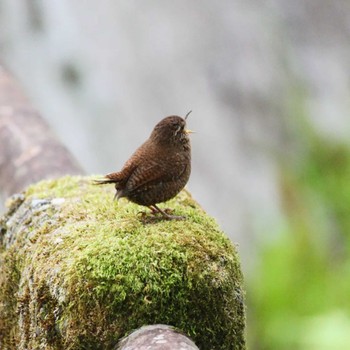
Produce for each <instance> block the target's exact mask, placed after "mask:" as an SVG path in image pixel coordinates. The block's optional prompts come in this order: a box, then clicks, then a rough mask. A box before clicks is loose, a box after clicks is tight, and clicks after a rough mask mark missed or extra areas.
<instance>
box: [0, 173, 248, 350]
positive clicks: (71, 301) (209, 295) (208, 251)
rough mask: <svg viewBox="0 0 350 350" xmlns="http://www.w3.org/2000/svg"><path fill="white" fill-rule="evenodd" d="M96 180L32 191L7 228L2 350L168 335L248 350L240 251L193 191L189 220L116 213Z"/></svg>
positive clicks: (97, 345)
mask: <svg viewBox="0 0 350 350" xmlns="http://www.w3.org/2000/svg"><path fill="white" fill-rule="evenodd" d="M113 192H114V189H113V188H112V186H111V187H109V186H105V187H100V186H94V185H92V184H91V178H84V177H65V178H61V179H58V180H53V181H43V182H40V183H38V184H35V185H32V186H31V187H29V188H28V189H27V191H25V192H24V193H23V194H21V195H18V196H16V197H14V198H12V199H11V201H10V203H9V204H8V212H7V213H6V214H5V215H4V216H3V218H2V219H1V221H0V348H1V349H2V350H7V349H11V350H12V349H16V350H17V349H111V348H113V346H114V345H115V344H116V342H117V340H118V339H119V338H120V337H122V336H125V335H126V334H127V333H128V332H130V331H132V330H133V329H136V328H138V327H141V326H142V325H146V324H156V323H162V324H169V325H172V326H175V327H177V328H178V329H180V330H182V331H183V332H184V333H186V334H187V335H188V336H190V337H191V338H192V339H193V340H194V341H195V343H196V344H197V345H198V346H199V347H200V349H203V350H205V349H225V350H230V349H235V350H238V349H239V350H241V349H245V340H244V327H245V314H244V303H243V294H244V293H243V289H242V276H241V271H240V265H239V261H238V258H237V253H236V250H235V247H234V246H233V245H232V244H231V242H230V241H229V239H228V238H227V237H226V236H225V235H224V234H223V233H222V232H221V231H220V229H219V228H218V226H217V224H216V223H215V221H214V220H213V219H212V218H210V217H208V215H207V214H206V213H205V212H204V211H203V210H202V209H201V208H200V207H199V206H198V204H197V203H196V202H195V201H194V200H193V199H192V198H191V197H190V195H189V194H188V193H187V192H186V191H182V192H181V193H180V194H179V195H178V196H177V197H176V198H175V199H173V200H172V201H170V202H168V203H167V204H166V205H163V207H164V206H166V207H171V208H173V209H174V212H175V213H176V214H177V215H184V216H186V219H185V220H182V221H164V220H150V219H149V214H146V215H142V214H140V213H139V212H140V211H142V210H145V211H148V209H147V208H142V207H140V206H137V205H134V204H132V203H130V202H128V201H127V200H120V201H119V202H113V200H112V198H113Z"/></svg>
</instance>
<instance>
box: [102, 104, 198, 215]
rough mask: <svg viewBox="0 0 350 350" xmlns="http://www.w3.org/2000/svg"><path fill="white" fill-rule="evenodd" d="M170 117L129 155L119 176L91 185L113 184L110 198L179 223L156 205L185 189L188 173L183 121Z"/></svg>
mask: <svg viewBox="0 0 350 350" xmlns="http://www.w3.org/2000/svg"><path fill="white" fill-rule="evenodd" d="M190 113H191V111H190V112H188V113H187V114H186V116H185V118H181V117H179V116H176V115H172V116H169V117H166V118H164V119H162V120H161V121H160V122H159V123H158V124H157V125H156V126H155V127H154V129H153V131H152V133H151V135H150V137H149V138H148V139H147V140H146V141H145V142H144V143H143V144H142V145H141V146H140V147H139V148H138V149H137V150H136V151H135V152H134V153H133V155H132V156H131V157H130V158H129V160H128V161H127V162H126V163H125V164H124V166H123V168H122V170H121V171H119V172H115V173H110V174H107V175H106V176H105V177H104V179H102V180H96V181H95V184H98V185H104V184H111V183H113V184H115V189H116V194H115V196H114V198H117V199H119V198H122V197H125V198H127V199H128V200H130V201H131V202H134V203H137V204H139V205H143V206H146V207H149V208H150V209H151V211H152V213H153V214H157V213H160V214H161V215H162V217H163V218H164V219H167V220H172V219H183V217H182V216H175V215H170V214H168V213H167V212H165V211H164V210H161V209H160V208H159V207H158V206H157V204H158V203H162V202H166V201H167V200H169V199H171V198H173V197H175V196H176V195H177V194H178V193H179V192H180V191H181V190H182V189H183V188H184V187H185V185H186V183H187V181H188V179H189V177H190V173H191V143H190V138H189V134H190V133H192V131H191V130H187V129H186V119H187V117H188V115H189V114H190Z"/></svg>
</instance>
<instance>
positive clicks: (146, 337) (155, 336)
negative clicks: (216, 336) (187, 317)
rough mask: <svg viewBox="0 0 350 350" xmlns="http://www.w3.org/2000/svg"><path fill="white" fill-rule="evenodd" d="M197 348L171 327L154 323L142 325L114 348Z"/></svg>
mask: <svg viewBox="0 0 350 350" xmlns="http://www.w3.org/2000/svg"><path fill="white" fill-rule="evenodd" d="M147 349H152V350H199V349H198V347H197V346H196V344H195V343H194V342H193V341H192V340H190V339H189V338H187V337H186V336H185V335H183V334H181V333H179V332H178V331H176V330H175V329H174V328H173V327H171V326H167V325H162V324H156V325H152V326H144V327H142V328H140V329H138V330H136V331H134V332H132V333H131V334H130V335H128V336H127V337H126V338H124V339H123V340H122V341H121V342H120V343H119V344H118V346H117V347H116V350H147Z"/></svg>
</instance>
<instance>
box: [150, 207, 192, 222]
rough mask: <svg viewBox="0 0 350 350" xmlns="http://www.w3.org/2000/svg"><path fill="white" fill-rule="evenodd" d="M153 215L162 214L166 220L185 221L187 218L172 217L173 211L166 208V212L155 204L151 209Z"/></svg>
mask: <svg viewBox="0 0 350 350" xmlns="http://www.w3.org/2000/svg"><path fill="white" fill-rule="evenodd" d="M149 208H150V209H151V211H152V214H153V215H157V214H161V215H162V216H163V219H164V220H183V219H186V217H185V216H178V215H171V214H170V213H172V212H173V209H170V208H166V209H164V210H162V209H160V208H158V207H157V206H156V205H155V204H154V205H152V206H150V207H149Z"/></svg>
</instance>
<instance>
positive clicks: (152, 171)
mask: <svg viewBox="0 0 350 350" xmlns="http://www.w3.org/2000/svg"><path fill="white" fill-rule="evenodd" d="M185 170H186V165H184V164H181V162H178V161H176V159H174V162H169V161H166V162H161V161H150V162H147V163H146V164H145V163H143V164H140V165H139V166H138V167H136V169H134V172H133V173H132V175H131V176H130V177H129V179H128V182H127V187H128V188H129V189H131V190H136V189H138V188H140V187H143V186H145V185H151V184H153V183H158V182H159V181H162V182H168V181H175V180H177V178H179V177H180V176H181V174H182V173H183V172H184V171H185Z"/></svg>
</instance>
